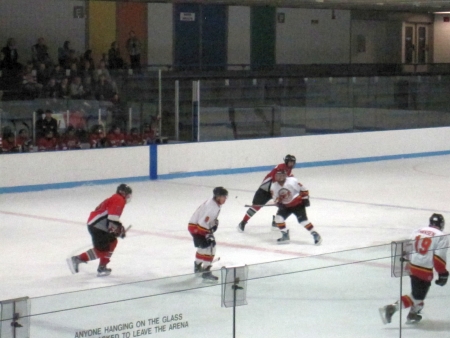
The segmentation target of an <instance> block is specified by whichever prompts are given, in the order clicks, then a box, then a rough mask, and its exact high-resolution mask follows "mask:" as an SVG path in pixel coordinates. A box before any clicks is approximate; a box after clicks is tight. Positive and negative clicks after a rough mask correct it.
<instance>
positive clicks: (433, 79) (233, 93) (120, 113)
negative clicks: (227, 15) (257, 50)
mask: <svg viewBox="0 0 450 338" xmlns="http://www.w3.org/2000/svg"><path fill="white" fill-rule="evenodd" d="M434 66H436V67H437V66H438V65H434ZM176 74H178V75H179V76H178V77H177V76H176ZM280 74H282V73H277V76H275V75H273V76H272V75H271V76H269V75H268V73H267V72H266V73H257V72H256V73H252V72H247V73H246V74H245V75H244V74H243V73H242V72H237V73H236V72H225V73H223V72H222V73H220V75H218V73H203V75H200V74H189V73H186V72H185V73H183V75H180V73H175V72H163V71H145V72H143V73H141V74H134V73H133V74H129V73H128V72H126V71H125V70H124V71H122V72H119V73H117V74H115V75H114V78H115V81H116V83H117V86H118V88H119V92H120V97H121V103H120V104H111V103H109V102H108V103H106V102H98V101H87V100H54V99H45V98H44V99H37V100H32V101H4V102H0V109H1V111H2V113H1V123H2V126H3V127H5V126H6V125H12V128H13V129H14V130H15V131H16V132H18V131H19V129H20V128H21V127H22V125H25V126H26V127H28V129H29V131H30V132H32V128H33V119H32V116H33V112H35V111H37V109H39V108H41V109H45V108H50V109H53V110H54V111H55V112H56V113H58V114H61V116H63V117H66V116H68V117H69V120H67V118H65V119H62V120H64V121H62V122H64V123H65V124H66V125H68V124H72V123H75V118H74V119H72V121H70V118H71V116H76V119H77V121H78V122H77V123H78V124H79V126H78V125H77V126H76V127H77V128H78V127H79V128H81V129H83V128H85V129H86V131H89V127H90V126H91V125H93V124H96V123H99V122H101V123H103V124H104V126H105V129H109V127H110V126H111V125H113V124H114V125H119V126H120V127H121V129H122V130H123V131H129V129H130V128H131V127H137V128H139V127H140V126H142V124H143V123H146V122H147V123H148V122H151V121H155V119H156V120H157V121H158V122H156V124H157V129H158V132H159V133H160V135H161V136H164V137H167V138H169V140H175V141H185V142H186V141H187V142H189V141H193V140H194V138H193V135H192V130H193V129H194V128H193V122H192V121H193V119H192V109H193V95H192V92H193V81H200V84H199V88H200V101H199V104H198V107H199V113H200V119H199V123H200V124H199V126H198V130H199V131H200V138H199V139H200V141H208V140H233V139H242V138H258V137H276V136H296V135H304V134H317V133H343V132H360V131H370V130H392V129H407V128H426V127H438V126H448V125H449V124H450V118H449V114H448V107H449V106H450V96H449V95H448V93H449V92H450V75H430V74H428V75H407V76H406V75H403V76H369V77H363V76H352V77H335V76H328V77H303V76H300V75H298V74H299V73H295V72H293V73H292V74H290V75H289V76H288V75H285V76H282V75H280ZM227 75H228V77H226V76H227ZM157 118H159V119H157ZM62 122H61V123H62ZM17 123H19V126H17ZM61 126H64V124H61Z"/></svg>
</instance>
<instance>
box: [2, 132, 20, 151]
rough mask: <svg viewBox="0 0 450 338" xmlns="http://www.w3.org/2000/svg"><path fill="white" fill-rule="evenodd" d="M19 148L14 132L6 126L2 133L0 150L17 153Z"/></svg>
mask: <svg viewBox="0 0 450 338" xmlns="http://www.w3.org/2000/svg"><path fill="white" fill-rule="evenodd" d="M19 151H20V148H19V147H18V146H17V143H16V137H15V136H14V133H13V132H12V131H11V130H10V129H9V128H8V129H7V130H6V131H5V132H4V133H3V142H2V152H3V153H18V152H19Z"/></svg>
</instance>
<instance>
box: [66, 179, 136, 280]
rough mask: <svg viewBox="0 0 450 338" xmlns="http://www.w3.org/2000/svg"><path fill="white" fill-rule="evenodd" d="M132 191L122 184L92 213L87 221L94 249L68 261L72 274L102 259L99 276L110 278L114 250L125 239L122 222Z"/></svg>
mask: <svg viewBox="0 0 450 338" xmlns="http://www.w3.org/2000/svg"><path fill="white" fill-rule="evenodd" d="M131 194H132V190H131V188H130V187H129V186H128V185H126V184H123V183H122V184H120V185H119V186H118V187H117V190H116V193H115V194H114V195H112V196H111V197H109V198H107V199H106V200H104V201H103V202H102V203H101V204H100V205H99V206H97V208H96V209H95V210H94V211H92V212H91V214H90V215H89V219H88V221H87V227H88V231H89V233H90V234H91V237H92V243H93V245H94V247H93V248H92V249H89V250H88V251H86V252H83V253H82V254H80V255H78V256H73V257H70V258H68V259H67V263H68V265H69V269H70V271H71V272H72V273H77V272H78V271H79V269H78V266H79V265H80V264H81V263H87V262H88V261H92V260H95V259H97V258H98V259H100V264H99V266H98V269H97V273H98V274H97V276H99V277H102V276H108V275H110V274H111V269H109V268H107V267H106V265H107V264H108V263H109V261H110V259H111V256H112V254H113V252H114V249H115V248H116V246H117V237H120V238H125V235H126V230H125V228H124V227H123V225H122V222H121V221H120V216H121V215H122V212H123V209H124V208H125V204H126V203H128V202H130V200H131Z"/></svg>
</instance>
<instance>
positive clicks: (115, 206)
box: [87, 194, 126, 232]
mask: <svg viewBox="0 0 450 338" xmlns="http://www.w3.org/2000/svg"><path fill="white" fill-rule="evenodd" d="M125 204H126V199H125V198H124V197H123V196H122V195H120V194H114V195H112V196H111V197H109V198H107V199H106V200H104V201H103V202H102V203H100V204H99V205H98V206H97V208H95V210H94V211H92V212H91V214H90V215H89V218H88V221H87V224H88V225H89V226H93V227H95V228H97V229H100V230H103V231H106V232H108V231H109V230H108V221H115V222H120V216H121V215H122V212H123V209H124V208H125Z"/></svg>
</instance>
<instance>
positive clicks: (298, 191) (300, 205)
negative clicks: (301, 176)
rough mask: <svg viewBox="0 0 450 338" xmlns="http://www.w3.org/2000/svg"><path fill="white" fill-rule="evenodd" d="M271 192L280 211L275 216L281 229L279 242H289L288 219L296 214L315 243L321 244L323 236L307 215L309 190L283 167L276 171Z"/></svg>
mask: <svg viewBox="0 0 450 338" xmlns="http://www.w3.org/2000/svg"><path fill="white" fill-rule="evenodd" d="M270 192H271V194H272V198H273V200H274V201H275V203H277V205H278V211H277V214H276V216H275V223H276V224H277V226H278V229H280V231H281V235H282V236H281V238H279V239H278V240H277V242H278V244H287V243H289V240H290V238H289V230H288V228H287V226H286V223H285V221H286V219H287V218H288V217H289V216H290V215H292V214H294V215H295V216H296V217H297V220H298V223H300V225H303V226H304V227H305V229H306V230H308V231H309V232H310V233H311V235H312V236H313V238H314V244H315V245H320V243H322V238H321V237H320V235H319V234H318V233H317V231H312V230H313V228H314V227H313V225H312V224H311V222H310V221H308V217H307V216H306V209H305V208H306V207H309V205H310V202H309V192H308V189H306V188H305V187H304V186H303V185H302V184H300V183H299V182H298V181H297V179H296V178H295V177H287V173H286V171H285V170H283V169H281V170H278V171H277V172H276V173H275V182H274V183H273V184H272V186H271V189H270Z"/></svg>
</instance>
